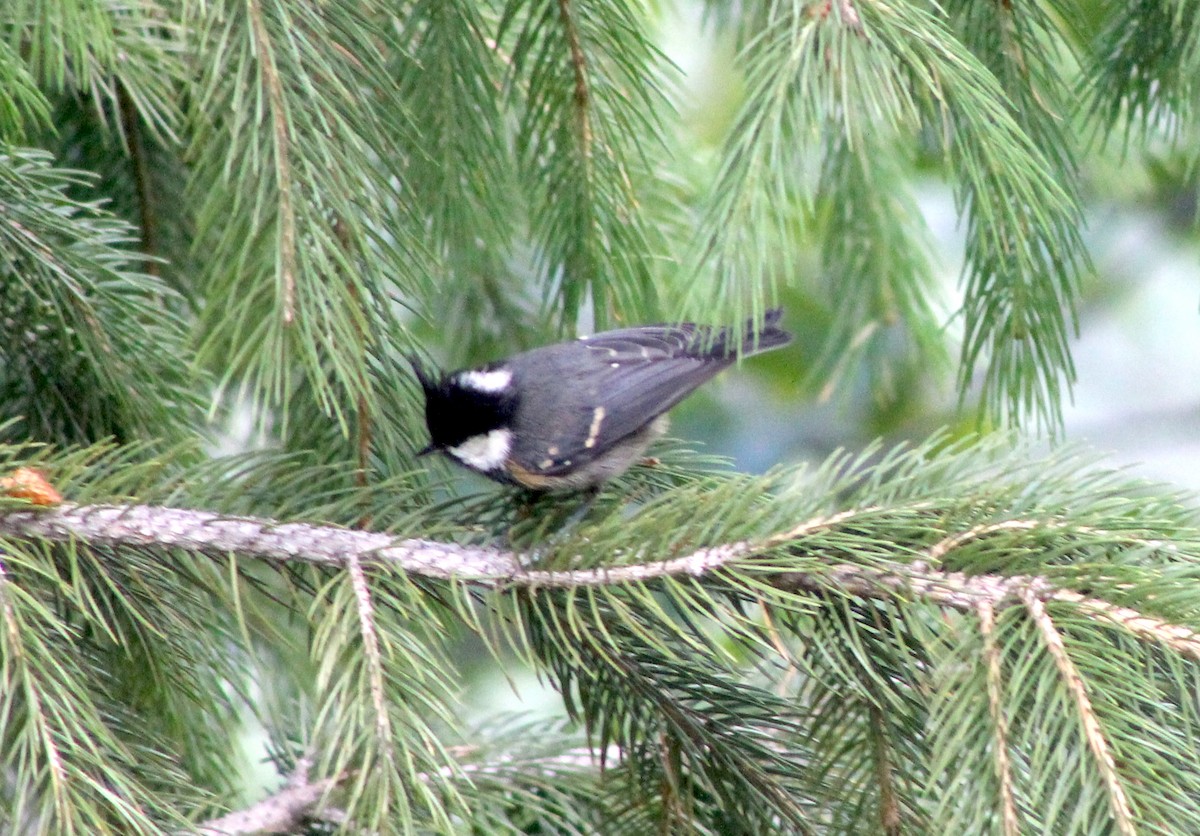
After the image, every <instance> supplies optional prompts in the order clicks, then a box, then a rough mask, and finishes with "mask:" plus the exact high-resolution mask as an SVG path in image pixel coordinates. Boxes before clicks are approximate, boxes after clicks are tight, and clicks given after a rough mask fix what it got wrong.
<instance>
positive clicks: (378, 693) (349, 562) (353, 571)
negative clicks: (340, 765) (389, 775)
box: [346, 554, 394, 764]
mask: <svg viewBox="0 0 1200 836" xmlns="http://www.w3.org/2000/svg"><path fill="white" fill-rule="evenodd" d="M346 571H347V572H348V573H349V575H350V583H351V585H352V586H353V587H354V600H355V603H356V604H357V606H358V627H359V632H360V633H361V635H362V640H363V655H364V657H365V658H366V660H367V668H368V676H369V677H370V680H371V683H370V688H371V705H372V706H373V707H374V708H375V733H376V734H377V735H379V745H380V746H382V747H383V752H384V756H385V757H386V759H387V761H388V763H389V764H392V761H393V757H394V753H393V751H392V721H391V719H390V717H389V715H388V707H387V698H386V697H385V696H384V687H383V656H382V654H380V652H379V633H378V631H377V630H376V629H375V606H374V604H372V602H371V589H370V587H369V586H367V576H366V573H365V572H363V567H362V562H361V561H360V560H359V556H358V555H356V554H350V555H347V557H346Z"/></svg>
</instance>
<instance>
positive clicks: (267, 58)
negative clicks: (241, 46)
mask: <svg viewBox="0 0 1200 836" xmlns="http://www.w3.org/2000/svg"><path fill="white" fill-rule="evenodd" d="M247 8H248V9H249V12H250V25H251V29H252V31H253V32H254V50H255V53H256V54H257V56H258V60H259V66H260V68H261V72H262V83H263V87H264V88H265V89H266V93H267V101H268V102H270V108H271V127H272V130H273V134H272V137H273V142H274V146H275V176H276V177H278V178H279V226H280V233H279V266H280V270H281V271H282V273H283V321H284V323H286V324H289V325H290V324H291V322H292V320H293V319H294V318H295V316H296V213H295V210H294V209H293V207H292V163H291V151H290V148H291V137H290V135H289V132H288V120H287V105H286V103H285V101H284V95H283V82H282V81H281V80H280V77H279V67H278V66H277V65H276V63H275V52H274V50H273V49H272V46H271V39H270V36H269V35H268V34H267V26H266V23H265V22H264V21H263V13H262V6H261V5H260V4H259V0H249V2H248V3H247Z"/></svg>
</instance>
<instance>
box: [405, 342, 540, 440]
mask: <svg viewBox="0 0 1200 836" xmlns="http://www.w3.org/2000/svg"><path fill="white" fill-rule="evenodd" d="M413 367H414V369H415V370H416V373H417V379H418V380H420V381H421V388H422V389H423V390H424V391H425V424H426V426H428V427H429V438H430V443H429V446H428V447H426V448H425V449H424V450H422V451H421V452H422V453H432V452H433V451H435V450H445V449H447V448H449V447H457V446H459V445H461V444H462V443H463V442H465V441H467V440H469V439H471V438H475V437H477V436H482V435H486V434H487V433H489V432H491V431H492V430H498V429H507V428H509V427H510V426H511V424H512V421H513V417H514V415H515V414H516V410H517V393H516V388H515V386H514V385H513V376H512V372H511V371H510V370H508V369H506V368H505V367H504V366H495V367H488V366H485V367H484V368H482V369H473V370H465V371H459V372H453V373H452V374H448V375H445V376H443V377H434V376H432V375H430V374H428V373H427V372H426V371H425V370H424V369H423V368H422V367H421V366H420V365H417V364H415V363H414V364H413Z"/></svg>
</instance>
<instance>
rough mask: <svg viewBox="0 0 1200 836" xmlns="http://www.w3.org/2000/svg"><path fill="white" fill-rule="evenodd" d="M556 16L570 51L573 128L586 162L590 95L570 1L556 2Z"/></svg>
mask: <svg viewBox="0 0 1200 836" xmlns="http://www.w3.org/2000/svg"><path fill="white" fill-rule="evenodd" d="M558 14H559V18H560V20H561V21H562V25H563V30H564V32H565V33H566V36H567V46H568V47H569V48H570V50H571V70H572V72H573V73H574V75H575V127H576V131H577V132H578V133H579V150H580V152H581V153H582V154H583V159H584V161H585V163H586V162H588V161H590V160H591V158H592V122H591V93H590V92H589V91H588V80H587V58H586V57H585V56H584V54H583V44H582V42H581V41H580V38H579V27H578V26H577V25H576V23H575V19H574V16H573V15H572V12H571V0H558Z"/></svg>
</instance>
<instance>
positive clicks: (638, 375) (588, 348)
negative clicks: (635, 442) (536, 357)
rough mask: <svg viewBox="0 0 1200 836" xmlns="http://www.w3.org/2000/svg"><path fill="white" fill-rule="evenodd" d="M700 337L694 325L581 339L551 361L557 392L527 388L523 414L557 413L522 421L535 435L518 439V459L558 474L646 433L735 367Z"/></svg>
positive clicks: (524, 396) (516, 451) (521, 407)
mask: <svg viewBox="0 0 1200 836" xmlns="http://www.w3.org/2000/svg"><path fill="white" fill-rule="evenodd" d="M697 332H698V329H697V328H696V327H695V326H688V325H685V326H681V327H672V326H662V327H658V326H653V327H641V328H628V329H623V330H619V331H607V332H604V333H602V334H597V335H595V336H594V337H589V338H585V339H582V340H578V341H577V342H576V343H574V344H573V346H572V348H573V353H572V354H571V355H560V357H561V359H562V362H561V363H554V364H553V365H554V367H555V369H554V370H555V371H556V372H557V373H558V380H557V381H556V385H555V386H554V387H551V388H552V391H547V392H537V393H530V392H529V391H528V389H525V390H524V391H523V395H522V399H523V403H522V405H521V406H520V407H519V410H530V414H532V413H533V412H534V411H536V413H537V414H538V415H553V416H555V418H556V423H555V424H553V425H550V426H546V425H544V423H543V422H542V421H540V420H539V421H530V422H524V421H522V425H523V428H525V427H527V426H528V428H529V429H533V430H534V431H532V432H528V433H523V434H522V437H521V439H519V443H518V447H517V449H516V450H514V453H515V454H516V456H517V458H518V460H519V461H521V462H522V463H524V464H526V465H530V466H533V467H534V468H535V469H536V470H537V472H539V473H543V474H545V475H548V476H554V475H557V474H559V473H563V472H567V471H569V470H570V469H571V468H572V467H578V466H579V465H580V463H582V462H586V461H590V460H593V459H595V458H597V457H598V456H600V455H603V454H604V453H605V452H607V451H608V450H609V449H611V448H612V447H613V445H615V444H617V443H618V442H620V441H622V440H623V439H625V438H627V437H628V436H630V435H632V434H634V433H636V432H637V431H639V430H641V429H643V428H644V427H645V426H646V425H648V424H649V423H650V422H651V421H653V420H654V419H655V418H656V417H658V416H659V415H661V414H663V413H664V412H666V411H667V410H669V409H670V408H671V407H673V406H675V405H676V404H677V403H679V402H680V401H681V400H683V399H684V398H685V397H687V396H688V395H689V394H691V392H692V391H693V390H695V389H696V387H698V386H700V385H701V384H703V383H705V382H706V381H707V380H709V379H710V378H712V377H713V376H714V375H716V374H717V373H718V372H720V371H721V370H722V369H724V368H726V367H727V366H729V365H730V364H731V363H732V362H733V359H734V358H733V357H732V356H725V354H724V353H723V352H722V353H720V354H713V353H712V352H711V351H705V350H702V349H697V350H693V347H694V346H695V345H696V344H697V336H698V333H697ZM700 336H703V335H700ZM535 351H537V350H536V349H535ZM531 395H534V396H535V397H537V398H539V400H536V401H534V400H530V396H531ZM579 404H584V405H585V406H582V407H581V406H579ZM568 463H569V464H568Z"/></svg>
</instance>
